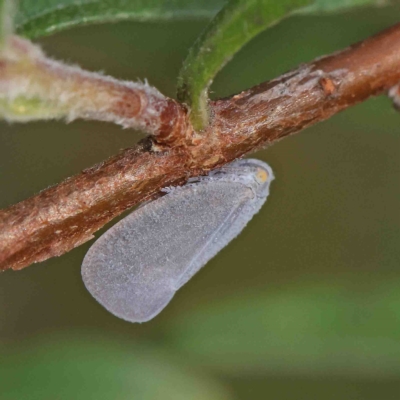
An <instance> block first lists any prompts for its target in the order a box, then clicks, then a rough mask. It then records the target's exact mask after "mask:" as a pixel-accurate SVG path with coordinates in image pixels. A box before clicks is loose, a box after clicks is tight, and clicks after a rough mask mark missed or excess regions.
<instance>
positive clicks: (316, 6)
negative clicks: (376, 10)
mask: <svg viewBox="0 0 400 400" xmlns="http://www.w3.org/2000/svg"><path fill="white" fill-rule="evenodd" d="M391 4H398V0H314V2H313V4H310V5H309V6H307V7H304V8H302V9H301V10H299V11H298V13H299V14H322V13H332V12H342V11H346V10H348V9H351V8H354V7H363V6H378V7H379V6H387V5H391Z"/></svg>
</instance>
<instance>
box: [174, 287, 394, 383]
mask: <svg viewBox="0 0 400 400" xmlns="http://www.w3.org/2000/svg"><path fill="white" fill-rule="evenodd" d="M167 328H168V333H169V335H168V336H167V337H169V340H170V342H169V343H168V344H169V345H170V346H175V349H176V350H177V351H180V352H181V355H183V356H184V357H186V358H187V359H188V360H191V361H196V362H197V363H198V364H199V365H202V366H209V367H212V368H215V370H217V371H219V372H223V373H226V374H233V375H237V374H247V373H248V374H254V373H263V372H264V373H266V372H267V373H278V374H303V375H304V374H306V375H312V376H315V374H324V375H332V374H345V375H347V376H348V375H353V376H354V375H355V376H364V377H368V376H369V377H371V376H372V377H377V376H381V377H384V376H388V377H390V376H392V377H393V376H396V377H399V376H400V282H399V281H397V282H396V281H395V282H386V283H385V282H383V283H381V284H378V285H377V286H375V287H374V286H372V287H364V288H360V287H359V286H358V287H356V288H354V287H351V286H349V284H346V282H343V283H342V284H336V285H335V284H333V283H327V284H324V283H321V282H320V283H319V284H318V283H315V282H313V283H310V284H297V285H296V286H294V287H292V288H286V289H285V290H280V291H279V290H276V289H275V290H274V289H270V290H268V289H265V290H264V291H263V292H259V293H247V294H246V293H243V294H241V295H240V294H235V295H234V298H226V299H225V300H224V301H219V302H215V301H214V302H210V304H209V305H208V306H206V307H204V306H203V308H200V309H198V310H192V312H191V313H190V314H189V315H186V317H185V316H181V317H180V318H179V319H178V320H176V321H175V323H174V322H172V323H171V321H169V325H168V327H167Z"/></svg>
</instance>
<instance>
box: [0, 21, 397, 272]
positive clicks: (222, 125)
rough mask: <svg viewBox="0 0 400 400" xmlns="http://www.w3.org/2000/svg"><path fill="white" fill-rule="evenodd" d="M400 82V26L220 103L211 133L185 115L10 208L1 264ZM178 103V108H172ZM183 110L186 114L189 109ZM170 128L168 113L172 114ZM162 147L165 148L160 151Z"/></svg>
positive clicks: (18, 261) (69, 243) (59, 246)
mask: <svg viewBox="0 0 400 400" xmlns="http://www.w3.org/2000/svg"><path fill="white" fill-rule="evenodd" d="M399 81H400V24H397V25H395V26H394V27H392V28H390V29H388V30H386V31H384V32H382V33H380V34H378V35H376V36H374V37H372V38H370V39H367V40H365V41H364V42H361V43H359V44H356V45H354V46H352V47H350V48H348V49H345V50H344V51H342V52H340V53H335V54H333V55H331V56H327V57H323V58H320V59H317V60H315V61H313V62H311V63H310V64H307V65H303V66H301V67H299V68H298V69H296V70H294V71H292V72H290V73H288V74H285V75H283V76H282V77H280V78H277V79H275V80H273V81H270V82H266V83H263V84H261V85H258V86H256V87H254V88H251V89H249V90H246V91H244V92H242V93H240V94H238V95H235V96H232V97H230V98H226V99H222V100H218V101H215V102H211V104H210V108H211V115H212V120H211V123H210V126H209V128H208V129H207V130H206V131H205V132H203V133H202V134H196V133H194V132H193V131H192V130H191V129H190V124H189V123H188V122H187V119H186V120H185V121H183V120H182V119H181V112H180V111H179V112H178V113H179V114H180V115H179V118H178V120H179V121H180V123H179V124H176V125H175V126H174V129H172V130H170V131H169V130H168V129H166V130H165V131H166V132H167V131H168V132H169V134H168V135H166V137H165V138H164V139H163V138H162V137H158V139H157V140H158V142H157V144H156V145H154V144H153V143H152V140H151V139H147V140H145V141H144V142H143V143H141V144H139V145H138V146H137V147H135V148H134V149H128V150H125V151H123V152H122V153H121V154H119V155H117V156H114V157H111V158H110V159H109V160H107V161H105V162H104V163H102V164H99V165H96V166H94V167H92V168H90V169H87V170H85V171H83V172H82V173H80V174H78V175H76V176H73V177H71V178H69V179H67V180H65V181H64V182H62V183H61V184H59V185H57V186H54V187H52V188H49V189H46V190H44V191H43V192H41V193H40V194H38V195H36V196H34V197H31V198H29V199H27V200H25V201H22V202H21V203H18V204H16V205H14V206H11V207H10V208H8V209H5V210H2V211H0V269H7V268H13V269H21V268H23V267H26V266H28V265H30V264H31V263H34V262H38V261H42V260H45V259H47V258H49V257H53V256H57V255H61V254H63V253H65V252H67V251H68V250H70V249H72V248H74V247H76V246H78V245H80V244H82V243H84V242H85V241H87V240H89V239H90V238H91V237H92V234H93V232H95V231H96V230H98V229H99V228H101V227H102V226H103V225H104V224H105V223H107V222H108V221H110V220H111V219H112V218H114V217H115V216H117V215H119V214H120V213H121V212H122V211H124V210H126V209H127V208H130V207H132V206H133V205H135V204H137V203H139V202H141V201H143V200H146V199H149V198H152V197H153V196H157V195H158V193H159V191H160V189H161V188H162V187H164V186H168V185H177V184H181V183H183V182H184V181H185V180H186V179H187V178H188V177H189V176H194V175H199V174H202V173H205V172H206V171H207V170H209V169H211V168H216V167H218V166H220V165H222V164H224V163H227V162H229V161H231V160H233V159H235V158H237V157H241V156H243V155H245V154H247V153H249V152H252V151H256V150H258V149H260V148H261V147H264V146H266V145H269V144H272V143H274V142H275V141H277V140H279V139H282V138H283V137H285V136H288V135H290V134H292V133H294V132H298V131H300V130H302V129H303V128H305V127H307V126H310V125H312V124H314V123H316V122H319V121H322V120H325V119H327V118H329V117H330V116H332V115H334V114H336V113H337V112H339V111H341V110H343V109H345V108H347V107H350V106H352V105H355V104H357V103H359V102H361V101H363V100H366V99H367V98H368V97H370V96H373V95H377V94H380V93H382V92H384V91H387V90H388V89H389V88H390V87H392V86H394V85H395V84H396V83H398V82H399ZM176 109H177V108H176V107H175V106H173V107H172V110H173V111H171V112H172V113H174V112H176V111H174V110H176ZM182 115H183V114H182ZM163 118H164V120H163V121H164V122H163V123H164V124H166V125H167V126H168V124H169V118H170V117H169V116H168V112H167V113H166V114H165V115H164V116H163ZM155 150H156V151H155Z"/></svg>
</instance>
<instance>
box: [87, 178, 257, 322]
mask: <svg viewBox="0 0 400 400" xmlns="http://www.w3.org/2000/svg"><path fill="white" fill-rule="evenodd" d="M264 200H265V199H262V200H261V199H259V198H257V197H255V196H254V193H253V191H252V190H251V189H249V188H248V187H247V186H245V185H243V184H240V183H234V182H220V181H215V182H207V183H204V182H199V183H198V184H195V185H187V186H184V187H182V188H179V189H176V191H172V192H171V193H169V194H167V195H166V196H164V197H162V198H159V199H157V200H155V201H153V202H151V203H148V204H146V205H144V206H143V207H141V208H139V209H137V210H136V211H134V212H133V213H132V214H130V215H128V216H127V217H126V218H125V219H123V220H122V221H120V222H119V223H117V224H116V225H114V226H113V227H112V228H111V229H109V230H108V231H107V232H106V233H105V234H104V235H103V236H101V237H100V238H99V239H98V240H97V241H96V242H95V243H94V245H93V246H92V247H91V248H90V250H89V251H88V253H87V255H86V256H85V259H84V261H83V264H82V277H83V281H84V283H85V285H86V287H87V289H88V290H89V292H90V293H91V294H92V295H93V296H94V297H95V298H96V300H98V301H99V302H100V303H101V304H102V305H103V306H104V307H105V308H106V309H107V310H109V311H110V312H112V313H113V314H114V315H116V316H118V317H120V318H123V319H125V320H128V321H131V322H144V321H148V320H150V319H152V318H153V317H154V316H155V315H157V314H158V313H159V312H160V311H161V310H162V309H163V308H164V307H165V306H166V305H167V304H168V303H169V301H170V300H171V298H172V297H173V296H174V294H175V292H176V290H177V289H178V288H180V287H181V286H182V285H183V284H184V283H186V282H187V281H188V280H189V279H190V278H191V277H192V276H193V275H194V274H195V273H196V272H197V271H198V270H199V269H200V268H201V267H202V266H203V265H204V264H205V263H207V261H209V260H210V259H211V258H212V257H213V256H214V255H215V254H216V253H218V251H219V250H220V249H221V248H223V247H224V246H225V245H226V244H228V243H229V241H230V240H232V239H233V238H234V237H235V236H236V235H237V234H239V233H240V231H241V230H242V229H243V227H244V226H245V225H246V223H247V222H248V221H249V220H250V219H251V217H252V216H253V215H254V213H255V212H257V211H258V209H259V208H260V207H261V204H262V202H264ZM260 201H262V202H261V204H259V205H257V206H255V205H254V203H255V202H256V203H257V202H260ZM249 207H250V209H251V210H252V212H251V215H250V214H249V213H247V214H248V216H244V214H243V212H242V211H243V210H248V209H249Z"/></svg>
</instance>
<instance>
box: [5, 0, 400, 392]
mask: <svg viewBox="0 0 400 400" xmlns="http://www.w3.org/2000/svg"><path fill="white" fill-rule="evenodd" d="M399 15H400V7H391V8H382V9H372V8H369V9H363V10H356V11H353V12H351V13H347V14H340V15H333V16H332V15H331V16H324V17H296V18H291V19H288V20H286V21H284V22H283V23H281V24H279V25H277V26H275V27H274V28H272V29H271V30H269V31H267V32H265V33H264V34H262V35H260V36H259V37H257V38H256V39H255V40H254V41H252V42H251V43H250V44H249V45H248V46H246V47H245V48H244V49H243V50H242V51H241V52H240V53H239V54H238V55H237V56H236V57H235V58H234V59H233V61H232V62H231V63H230V64H229V65H228V66H227V67H226V68H225V69H224V70H223V71H222V72H221V73H220V74H219V75H218V77H217V79H216V81H215V83H214V84H213V86H212V96H213V97H214V98H217V97H221V96H226V95H229V94H232V93H235V92H238V91H240V90H242V89H245V88H247V87H250V86H252V85H255V84H257V83H259V82H262V81H265V80H267V79H270V78H273V77H276V76H278V75H279V74H281V73H283V72H285V71H287V70H288V69H291V68H293V67H295V66H297V65H298V64H299V63H302V62H307V61H310V60H311V59H313V58H315V57H317V56H320V55H323V54H328V53H330V52H333V51H335V50H339V49H342V48H344V47H345V46H347V45H349V44H351V43H353V42H356V41H358V40H361V39H363V38H365V37H367V36H369V35H372V34H374V33H375V32H378V31H379V30H382V29H384V28H385V27H388V26H390V25H391V24H394V23H396V22H398V20H399ZM206 23H207V21H181V22H170V23H141V24H139V23H128V22H124V23H119V24H114V25H113V24H110V25H98V26H95V25H93V26H89V27H85V28H79V29H72V30H69V31H65V32H64V33H62V34H57V35H54V36H51V37H48V38H45V39H42V40H40V42H39V43H40V44H41V45H42V46H43V48H44V50H45V51H46V52H47V54H49V55H51V56H53V57H54V58H58V59H63V60H66V61H68V62H70V63H77V64H79V65H81V66H82V67H84V68H86V69H89V70H97V71H98V70H102V71H104V72H105V73H107V74H110V75H112V76H115V77H117V78H121V79H128V80H136V79H142V80H143V79H145V78H147V79H148V80H149V82H150V83H151V84H152V85H154V86H156V87H157V88H159V89H160V90H161V91H162V92H163V93H165V94H166V95H169V96H174V94H175V83H176V77H177V74H178V71H179V68H180V65H181V63H182V61H183V59H184V57H185V55H186V53H187V50H188V48H189V46H190V45H191V44H192V43H193V41H194V40H195V38H196V36H197V35H198V34H199V32H200V31H201V30H202V29H203V28H204V26H205V24H206ZM140 137H141V136H140V135H139V134H137V133H136V132H132V131H129V130H122V129H120V128H119V127H116V126H112V125H110V124H106V123H94V122H82V121H78V122H73V123H71V124H68V125H66V124H64V123H61V122H46V123H44V122H40V123H39V122H38V123H31V124H27V125H22V124H13V125H8V124H6V123H1V125H0V143H1V145H0V171H1V173H0V188H1V196H0V206H1V207H7V206H9V205H11V204H13V203H15V202H18V201H20V200H23V199H25V198H26V197H28V196H31V195H33V194H35V193H37V192H38V191H40V190H42V189H43V188H45V187H47V186H49V185H52V184H55V183H57V182H59V181H60V180H62V179H64V178H66V177H67V176H70V175H72V174H75V173H77V172H79V171H80V170H82V169H83V168H86V167H89V166H91V165H93V164H94V163H96V162H100V161H102V160H103V159H105V158H107V157H108V156H111V155H113V154H115V153H116V152H118V151H119V150H120V149H122V148H126V147H130V146H132V145H133V144H134V143H135V142H136V141H137V140H138V139H139V138H140ZM255 156H256V157H258V158H260V159H263V160H265V161H267V162H268V163H269V164H270V165H271V166H272V167H273V169H274V171H275V175H276V180H275V181H274V183H273V185H272V192H271V195H270V197H269V199H268V201H267V203H266V206H265V207H264V208H263V209H262V210H261V212H260V214H259V215H257V216H256V217H255V218H254V219H253V220H252V221H251V222H250V224H249V225H248V227H247V228H246V229H245V231H244V232H243V233H242V234H241V235H240V236H239V237H238V238H237V239H236V240H234V241H233V242H232V243H231V244H230V245H229V246H228V247H227V248H225V249H224V250H223V251H222V252H221V253H220V254H218V256H217V257H215V259H213V260H212V261H211V262H210V263H209V264H208V265H207V266H206V267H205V268H204V269H203V270H202V271H201V272H200V273H199V274H198V275H196V276H195V278H194V279H193V280H192V281H190V282H189V283H188V284H187V285H186V286H185V287H184V288H182V289H181V290H180V291H179V292H178V293H177V295H176V296H175V298H174V299H173V301H172V302H171V304H170V305H169V306H168V307H167V308H166V309H165V310H164V311H163V312H162V313H161V314H160V315H159V316H158V317H156V318H155V319H154V320H153V321H150V322H148V323H145V324H142V325H140V324H130V323H127V322H124V321H122V320H119V319H117V318H116V317H114V316H112V315H111V314H109V313H108V312H107V311H105V309H103V308H102V307H101V306H100V305H99V304H98V303H97V302H96V301H95V300H94V299H93V298H92V297H91V296H90V295H89V293H88V292H86V290H85V288H84V285H83V283H82V281H81V278H80V265H81V262H82V259H83V257H84V254H85V252H86V251H87V249H88V248H89V246H90V245H91V243H87V244H85V245H83V246H81V247H79V248H77V249H75V250H73V251H71V252H70V253H68V254H66V255H64V256H62V257H60V258H55V259H51V260H48V261H46V262H43V263H41V264H37V265H34V266H31V267H29V268H27V269H25V270H22V271H18V272H12V271H8V272H5V273H3V274H1V276H0V399H1V400H3V399H4V400H11V399H12V400H24V399H29V400H36V399H51V400H53V399H60V400H64V399H85V400H91V399H96V400H102V399H114V400H119V399H140V400H148V399H151V400H153V399H174V400H180V399H182V400H192V399H195V400H203V399H207V400H214V399H215V400H220V399H224V400H230V399H253V400H258V399H260V400H261V399H266V398H274V399H275V398H276V399H281V400H283V399H293V398H295V399H324V400H327V399H337V398H340V399H386V400H388V399H398V398H399V395H400V263H399V261H400V246H399V239H400V235H399V227H400V212H399V207H398V204H399V197H400V157H399V156H400V115H399V114H398V113H396V112H395V111H394V110H393V108H392V107H391V104H390V101H389V100H388V99H387V98H385V97H379V98H375V99H371V100H369V101H367V102H365V103H363V104H361V105H359V106H357V107H354V108H352V109H350V110H347V111H345V112H343V113H341V114H339V115H336V116H335V117H333V118H332V119H330V120H329V121H326V122H324V123H321V124H319V125H317V126H315V127H312V128H310V129H307V130H306V131H304V132H302V133H301V134H298V135H295V136H292V137H290V138H287V139H285V140H283V141H281V142H279V143H277V144H275V145H274V146H273V147H271V148H269V149H267V150H264V151H261V152H259V153H257V154H255Z"/></svg>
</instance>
